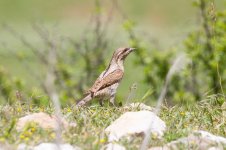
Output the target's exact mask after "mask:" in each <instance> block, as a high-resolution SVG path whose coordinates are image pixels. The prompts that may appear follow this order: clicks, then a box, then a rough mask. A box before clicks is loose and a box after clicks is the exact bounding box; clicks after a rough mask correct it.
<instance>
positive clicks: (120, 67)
mask: <svg viewBox="0 0 226 150" xmlns="http://www.w3.org/2000/svg"><path fill="white" fill-rule="evenodd" d="M134 50H135V48H118V49H117V50H115V52H114V53H113V56H112V58H111V61H110V63H109V65H108V67H107V68H106V69H105V70H104V71H103V72H102V73H101V74H100V75H99V77H98V78H97V79H96V81H95V82H94V84H93V86H92V87H91V88H90V89H89V90H88V91H87V92H86V96H85V97H84V98H83V99H81V100H79V101H78V102H77V104H76V106H84V105H86V104H87V103H88V102H89V101H91V100H92V99H94V98H97V99H99V103H100V105H101V106H103V100H105V99H109V100H110V103H111V104H112V105H113V106H115V94H116V91H117V88H118V86H119V84H120V81H121V80H122V78H123V75H124V61H125V58H126V57H127V56H128V55H129V54H130V53H131V52H132V51H134Z"/></svg>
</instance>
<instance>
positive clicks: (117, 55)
mask: <svg viewBox="0 0 226 150" xmlns="http://www.w3.org/2000/svg"><path fill="white" fill-rule="evenodd" d="M134 50H135V48H118V49H117V50H116V51H115V52H114V55H113V57H114V59H115V61H116V62H119V61H124V60H125V58H126V57H127V56H128V55H129V54H130V53H131V52H132V51H134Z"/></svg>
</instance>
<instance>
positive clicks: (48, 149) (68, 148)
mask: <svg viewBox="0 0 226 150" xmlns="http://www.w3.org/2000/svg"><path fill="white" fill-rule="evenodd" d="M57 149H60V150H81V149H80V148H79V147H76V146H72V145H70V144H59V145H56V144H55V143H41V144H39V145H37V146H34V147H33V146H29V145H26V144H20V145H19V146H18V147H17V150H57Z"/></svg>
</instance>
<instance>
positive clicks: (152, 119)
mask: <svg viewBox="0 0 226 150" xmlns="http://www.w3.org/2000/svg"><path fill="white" fill-rule="evenodd" d="M149 129H151V134H152V135H154V136H155V137H156V138H161V137H162V136H163V134H164V131H165V130H166V125H165V122H164V121H162V120H161V119H160V118H159V117H158V116H156V115H155V114H154V113H153V112H151V111H137V112H126V113H124V114H123V115H121V116H120V117H119V118H118V119H116V120H115V121H114V122H113V123H112V124H111V125H110V126H108V127H107V128H106V129H105V132H107V133H108V134H109V135H108V141H109V142H112V141H118V140H119V139H120V138H122V137H124V136H127V137H128V136H130V135H145V133H147V131H149Z"/></svg>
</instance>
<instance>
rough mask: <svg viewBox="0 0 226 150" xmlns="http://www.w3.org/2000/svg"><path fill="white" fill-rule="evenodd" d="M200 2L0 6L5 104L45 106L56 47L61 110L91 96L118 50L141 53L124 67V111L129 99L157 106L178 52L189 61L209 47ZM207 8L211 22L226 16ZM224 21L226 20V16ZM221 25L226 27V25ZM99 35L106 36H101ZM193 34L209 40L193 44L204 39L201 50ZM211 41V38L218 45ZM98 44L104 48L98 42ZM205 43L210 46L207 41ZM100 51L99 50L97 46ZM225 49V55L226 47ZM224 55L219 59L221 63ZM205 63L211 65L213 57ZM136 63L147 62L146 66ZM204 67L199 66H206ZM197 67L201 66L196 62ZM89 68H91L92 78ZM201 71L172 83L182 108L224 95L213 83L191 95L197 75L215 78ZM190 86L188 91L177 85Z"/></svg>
mask: <svg viewBox="0 0 226 150" xmlns="http://www.w3.org/2000/svg"><path fill="white" fill-rule="evenodd" d="M200 2H201V1H198V0H197V1H191V0H190V1H188V0H174V1H168V0H139V1H138V0H122V1H116V0H109V1H103V0H102V1H101V0H82V1H81V0H64V1H59V0H57V1H56V0H49V1H43V0H32V1H30V0H20V1H13V0H0V23H1V27H0V85H1V88H0V89H1V97H0V99H1V103H8V102H9V103H12V102H14V101H17V100H19V101H24V102H27V101H29V102H31V103H33V102H34V103H37V104H48V100H49V97H50V98H51V92H50V93H49V92H48V90H46V89H45V88H46V87H43V86H45V85H43V84H45V80H46V75H47V74H48V70H49V68H48V65H47V64H48V63H49V62H47V63H46V62H43V60H42V57H43V58H45V57H46V60H49V57H48V56H49V53H51V49H52V46H51V44H49V43H48V42H50V43H51V42H52V43H54V42H55V46H56V47H57V48H56V49H57V54H56V55H57V56H56V57H57V60H56V61H57V62H56V64H54V65H53V66H54V71H53V73H55V75H54V76H56V80H55V81H54V83H53V86H54V91H56V92H57V93H58V94H59V98H60V100H61V102H62V104H63V105H67V104H70V103H71V104H73V103H74V102H75V100H78V99H79V98H81V97H82V91H85V90H87V89H88V87H89V86H90V85H91V84H92V83H93V81H94V79H95V78H96V77H97V76H98V74H99V73H101V71H102V70H103V69H104V68H105V66H106V65H107V64H108V62H109V60H110V57H111V55H112V53H113V51H114V50H115V49H117V48H118V47H127V46H135V47H138V48H139V50H138V52H137V53H138V54H132V55H131V56H129V57H128V58H127V60H126V63H125V76H124V79H123V81H122V84H121V85H120V87H119V89H118V94H117V101H123V102H124V103H125V101H126V100H128V99H129V101H141V100H142V101H146V102H148V103H152V102H155V101H156V99H157V97H158V95H159V93H160V91H161V88H162V86H163V84H164V80H165V77H166V73H167V71H168V70H169V66H170V65H171V64H172V62H173V60H174V59H175V57H176V55H177V54H179V53H180V52H185V53H188V54H190V53H189V52H194V53H197V52H198V51H200V52H199V53H200V54H202V53H203V51H202V49H201V48H200V47H202V44H203V45H205V44H206V43H208V41H207V42H203V43H202V36H203V35H204V36H205V34H204V33H205V30H203V29H202V24H203V22H204V21H205V20H204V19H203V18H202V15H201V13H200V11H201V10H200V9H201V7H200ZM205 3H206V7H205V8H204V9H205V10H206V14H207V16H211V12H212V11H214V12H213V13H214V14H218V12H224V11H225V8H226V1H224V0H215V1H205ZM212 6H214V7H212ZM212 9H213V10H212ZM98 18H99V22H98ZM209 18H210V21H207V22H208V24H209V26H210V28H211V30H215V29H216V28H215V27H216V26H215V25H213V24H212V23H211V17H209ZM222 18H223V19H222V20H225V16H223V17H222ZM203 20H204V21H203ZM222 22H223V23H222V24H223V25H225V22H224V21H222ZM98 24H99V27H98ZM223 25H222V26H223ZM105 26H106V30H105ZM222 26H221V25H220V26H219V30H221V32H223V35H222V36H220V34H218V35H219V39H222V38H224V33H225V29H224V28H225V27H222ZM212 28H213V29H212ZM98 30H99V32H100V33H98ZM217 30H218V29H217ZM102 31H103V32H102ZM101 32H102V33H104V34H103V35H102V34H101ZM193 32H196V33H201V32H204V33H203V34H202V33H201V34H200V35H199V36H195V37H201V38H200V39H201V42H197V43H195V42H194V41H196V40H195V39H196V38H194V37H189V36H190V35H191V33H193ZM214 33H215V32H214ZM214 33H213V36H212V37H213V38H218V37H216V36H215V35H214ZM99 34H100V35H99ZM132 34H135V35H136V36H135V37H136V38H134V37H131V35H132ZM99 36H100V37H99ZM212 37H211V38H212ZM98 38H100V39H101V40H99V41H98V40H97V39H98ZM187 39H188V40H190V42H191V43H193V51H192V48H191V47H192V46H190V47H189V45H191V44H186V42H185V41H187ZM203 39H204V40H205V37H204V38H203ZM48 40H49V41H48ZM46 42H47V43H46ZM98 42H100V43H98ZM214 42H215V43H213V45H217V44H219V45H221V42H222V41H218V40H216V41H214ZM87 43H88V44H87ZM95 43H97V44H95ZM106 43H107V46H105V44H106ZM98 44H99V47H98V46H96V45H98ZM53 45H54V44H53ZM87 45H88V51H87V49H86V46H87ZM197 45H198V46H197ZM199 46H200V47H199ZM194 47H196V48H197V47H199V48H198V49H196V48H194ZM221 47H223V48H222V49H223V50H222V51H223V52H225V51H226V50H225V47H224V46H221ZM214 48H216V47H214ZM204 49H205V48H204ZM34 51H35V52H34ZM39 51H40V52H39ZM222 51H221V52H222ZM221 52H220V53H221ZM39 53H41V56H40V57H39V56H37V55H39ZM84 53H87V56H84V55H83V54H84ZM194 53H191V55H189V57H191V59H192V60H198V58H199V57H200V56H199V55H193V54H194ZM210 53H212V52H210ZM224 54H225V53H222V54H219V55H221V57H222V58H223V56H225V55H224ZM204 57H206V58H208V57H209V53H207V54H205V56H204ZM213 57H214V58H215V55H214V56H210V58H208V59H209V61H211V59H212V60H215V59H214V58H213ZM221 57H218V56H216V62H217V64H218V63H219V62H220V61H221V60H222V58H221ZM99 58H101V59H99ZM138 58H140V59H143V60H145V62H143V63H142V60H138ZM87 60H92V61H91V63H90V64H92V65H95V66H91V67H90V66H89V65H90V64H89V65H87ZM146 60H149V61H146ZM150 60H151V61H150ZM204 60H205V59H200V61H203V62H205V61H204ZM194 62H196V61H194ZM194 64H195V63H194ZM196 64H197V66H199V61H197V63H196ZM222 65H223V64H222ZM87 66H88V67H90V68H88V69H90V71H89V70H88V69H87ZM199 67H201V68H202V69H200V68H199ZM199 67H197V69H194V66H193V67H191V66H190V68H188V69H187V70H186V71H183V72H182V74H183V75H182V76H180V75H179V76H180V77H177V78H175V79H173V81H172V86H170V87H169V94H168V98H169V99H170V100H171V101H175V102H178V101H182V100H184V99H186V100H187V101H190V100H191V101H196V100H199V99H201V98H203V96H205V95H206V94H219V93H216V92H218V91H216V92H212V91H214V90H213V89H212V87H211V82H210V80H211V79H209V78H207V79H206V80H205V81H203V82H204V83H206V84H204V83H202V82H201V83H199V82H198V83H197V84H198V85H197V86H196V85H192V86H195V87H197V88H200V90H198V91H199V93H198V94H197V93H195V92H191V91H194V88H193V87H189V88H187V87H186V86H185V85H187V83H190V82H191V81H193V79H190V78H189V77H190V74H193V72H192V71H194V70H195V71H197V70H198V71H200V72H201V73H200V74H199V73H197V74H198V75H197V76H196V80H200V79H203V77H202V76H205V75H206V74H210V76H212V75H211V74H213V73H211V72H210V73H207V72H205V65H204V67H203V64H202V65H200V66H199ZM224 67H225V66H222V68H223V69H222V76H223V75H224V74H225V69H224ZM191 68H193V69H191ZM209 69H210V68H209ZM212 69H213V70H212V71H213V72H216V73H219V72H217V70H216V69H214V68H212ZM207 70H208V69H207ZM220 73H221V72H220ZM213 76H214V75H213ZM218 77H219V76H218ZM222 78H224V77H222ZM185 80H186V82H184V83H178V82H180V81H182V82H183V81H185ZM216 81H219V80H218V79H216ZM222 81H224V79H222ZM154 82H155V83H154ZM209 82H210V83H209ZM222 84H223V86H221V87H222V88H221V89H222V90H219V91H221V92H222V93H223V91H224V83H223V82H222ZM222 84H221V85H222ZM202 85H203V86H202ZM191 88H192V89H191ZM182 89H183V90H182ZM188 89H189V90H188ZM187 91H188V92H187Z"/></svg>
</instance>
